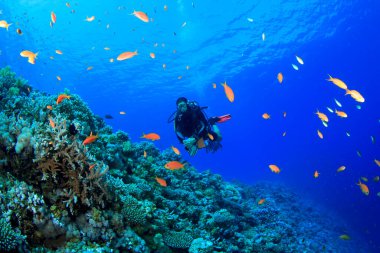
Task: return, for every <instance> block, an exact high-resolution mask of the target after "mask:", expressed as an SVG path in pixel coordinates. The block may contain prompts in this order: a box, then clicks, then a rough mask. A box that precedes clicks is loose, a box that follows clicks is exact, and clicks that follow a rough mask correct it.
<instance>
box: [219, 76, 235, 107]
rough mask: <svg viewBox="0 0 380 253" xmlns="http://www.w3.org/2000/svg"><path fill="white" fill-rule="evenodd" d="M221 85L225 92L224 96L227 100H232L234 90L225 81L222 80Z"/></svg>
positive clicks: (233, 98)
mask: <svg viewBox="0 0 380 253" xmlns="http://www.w3.org/2000/svg"><path fill="white" fill-rule="evenodd" d="M222 86H223V87H224V93H225V94H226V97H227V98H228V100H229V101H230V102H231V103H232V102H234V100H235V95H234V92H233V90H232V89H231V87H230V86H228V85H227V82H226V81H224V83H222Z"/></svg>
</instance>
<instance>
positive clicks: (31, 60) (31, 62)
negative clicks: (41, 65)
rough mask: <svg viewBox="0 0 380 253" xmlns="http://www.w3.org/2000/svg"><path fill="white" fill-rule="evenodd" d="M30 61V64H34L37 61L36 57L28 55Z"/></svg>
mask: <svg viewBox="0 0 380 253" xmlns="http://www.w3.org/2000/svg"><path fill="white" fill-rule="evenodd" d="M28 62H29V63H30V64H34V63H35V62H36V58H34V57H28Z"/></svg>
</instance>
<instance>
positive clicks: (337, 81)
mask: <svg viewBox="0 0 380 253" xmlns="http://www.w3.org/2000/svg"><path fill="white" fill-rule="evenodd" d="M326 80H327V81H329V82H332V83H333V84H335V85H336V86H338V87H339V88H341V89H343V90H347V85H346V84H345V83H344V82H343V81H342V80H340V79H338V78H334V77H332V76H330V75H329V79H326Z"/></svg>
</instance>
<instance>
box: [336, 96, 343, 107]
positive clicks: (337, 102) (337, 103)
mask: <svg viewBox="0 0 380 253" xmlns="http://www.w3.org/2000/svg"><path fill="white" fill-rule="evenodd" d="M334 101H335V103H336V105H337V106H339V107H342V104H341V103H340V102H339V101H338V100H336V99H335V98H334Z"/></svg>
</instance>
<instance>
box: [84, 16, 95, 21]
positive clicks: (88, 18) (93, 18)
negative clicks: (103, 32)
mask: <svg viewBox="0 0 380 253" xmlns="http://www.w3.org/2000/svg"><path fill="white" fill-rule="evenodd" d="M94 20H95V16H91V17H86V19H85V20H84V21H87V22H92V21H94Z"/></svg>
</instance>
